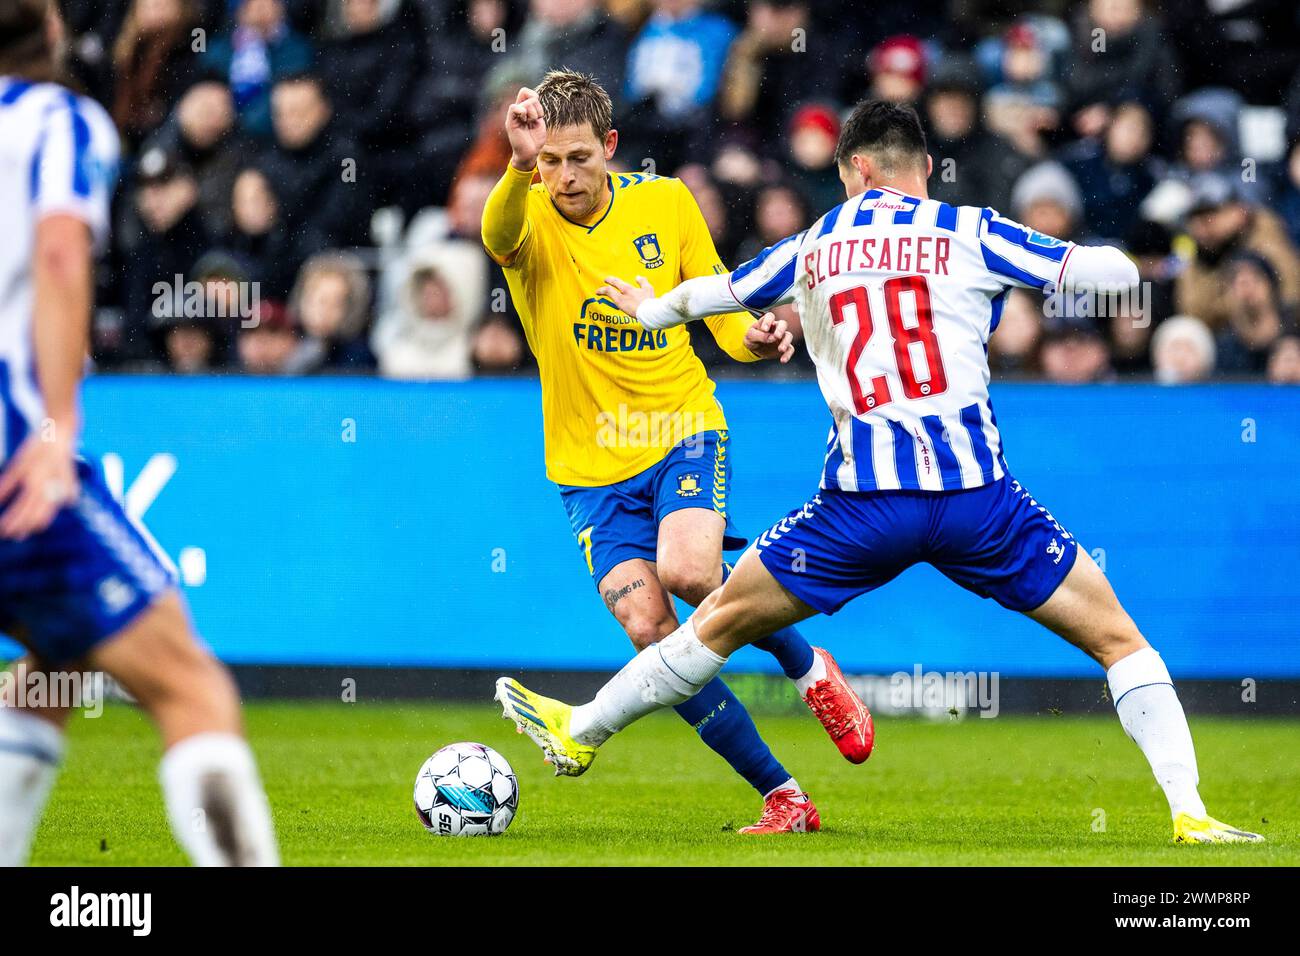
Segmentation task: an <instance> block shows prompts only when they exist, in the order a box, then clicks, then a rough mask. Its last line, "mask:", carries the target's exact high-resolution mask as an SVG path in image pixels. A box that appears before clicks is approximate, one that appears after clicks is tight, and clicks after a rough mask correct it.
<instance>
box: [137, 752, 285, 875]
mask: <svg viewBox="0 0 1300 956" xmlns="http://www.w3.org/2000/svg"><path fill="white" fill-rule="evenodd" d="M158 776H159V778H160V779H161V780H162V788H163V798H164V800H165V801H166V803H167V816H168V818H169V819H170V820H171V824H172V832H173V833H175V834H176V839H177V841H178V842H179V843H180V845H181V846H182V847H184V848H185V852H186V853H188V854H189V856H190V859H191V860H193V861H194V865H195V866H278V865H279V863H280V860H279V853H278V851H277V850H276V845H275V831H274V829H273V828H272V826H271V808H270V806H269V805H268V804H267V802H266V794H265V793H264V792H263V790H262V783H261V781H260V780H259V779H258V776H257V764H256V762H255V761H254V759H253V751H252V750H250V749H249V746H248V744H247V742H245V741H244V739H243V738H242V737H239V736H237V735H235V734H223V733H205V734H195V735H194V736H193V737H186V738H185V739H184V740H182V741H181V742H180V743H178V744H174V745H173V746H172V748H171V749H170V750H168V751H167V753H165V754H164V755H163V759H162V764H161V766H160V767H159V773H158Z"/></svg>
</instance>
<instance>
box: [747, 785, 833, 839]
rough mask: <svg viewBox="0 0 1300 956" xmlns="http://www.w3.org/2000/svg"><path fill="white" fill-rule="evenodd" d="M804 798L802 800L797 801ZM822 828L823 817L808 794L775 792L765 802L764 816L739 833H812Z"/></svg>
mask: <svg viewBox="0 0 1300 956" xmlns="http://www.w3.org/2000/svg"><path fill="white" fill-rule="evenodd" d="M798 797H803V799H802V800H799V799H797V798H798ZM821 828H822V817H821V814H820V813H818V812H817V808H816V807H815V806H813V802H812V800H811V799H810V798H809V796H808V794H806V793H795V792H794V791H793V790H773V791H772V792H771V793H769V794H768V795H767V799H766V800H764V801H763V815H762V816H761V817H759V818H758V822H757V823H755V824H754V825H753V826H750V827H741V828H740V829H739V830H737V831H736V832H737V833H812V832H814V831H816V830H820V829H821Z"/></svg>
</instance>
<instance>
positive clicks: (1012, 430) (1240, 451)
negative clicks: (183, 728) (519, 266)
mask: <svg viewBox="0 0 1300 956" xmlns="http://www.w3.org/2000/svg"><path fill="white" fill-rule="evenodd" d="M718 394H719V398H720V399H721V401H722V403H723V405H724V407H725V408H726V411H727V416H728V419H729V423H730V426H731V435H732V453H731V454H732V458H733V465H734V483H733V494H732V512H733V515H734V517H735V519H736V522H737V523H738V525H739V526H740V527H741V529H742V530H743V531H745V532H747V533H749V534H751V535H753V534H756V533H758V532H759V531H760V530H762V529H763V528H764V527H765V526H767V525H769V524H771V523H773V522H774V521H776V520H777V519H778V518H780V517H781V516H782V515H784V514H785V513H786V512H787V511H788V510H790V509H791V508H793V507H796V506H798V505H801V504H802V503H803V502H804V501H805V500H806V499H807V498H809V497H810V496H811V495H812V494H814V493H815V491H816V483H817V479H818V475H819V472H820V467H821V461H822V455H823V452H824V449H825V437H826V427H827V424H828V416H827V413H826V410H825V406H824V405H823V404H822V400H821V396H820V394H819V392H818V391H817V388H816V385H815V384H813V383H809V382H799V383H777V382H751V381H746V382H723V383H721V384H720V385H719V390H718ZM994 399H995V401H996V403H997V408H998V418H999V423H1000V425H1001V427H1002V430H1003V433H1004V437H1005V442H1006V448H1007V458H1008V461H1009V464H1010V466H1011V469H1012V471H1013V473H1014V474H1015V475H1016V477H1018V478H1019V479H1020V480H1021V481H1022V482H1023V483H1024V484H1025V485H1026V487H1028V488H1029V489H1030V490H1031V492H1032V493H1033V494H1034V496H1035V497H1036V498H1037V499H1038V500H1039V501H1040V502H1042V503H1043V504H1045V505H1046V506H1047V507H1048V508H1049V509H1050V510H1051V511H1052V513H1053V514H1054V515H1055V516H1056V517H1057V518H1058V519H1059V520H1060V521H1061V523H1062V524H1064V525H1065V526H1066V527H1067V528H1068V529H1069V530H1071V531H1072V532H1073V533H1074V534H1075V535H1076V536H1077V537H1078V538H1079V540H1080V542H1081V543H1082V545H1083V546H1084V547H1085V548H1086V549H1087V550H1088V551H1090V552H1091V553H1093V554H1094V556H1095V557H1096V559H1097V561H1098V563H1099V564H1101V565H1102V566H1103V568H1104V570H1105V571H1106V573H1107V575H1108V577H1109V578H1110V580H1111V581H1112V583H1113V584H1114V586H1115V589H1116V591H1117V592H1118V594H1119V595H1120V598H1121V600H1122V601H1123V602H1124V604H1125V605H1126V606H1127V608H1128V609H1129V611H1130V613H1132V615H1133V616H1134V618H1135V619H1136V620H1137V621H1138V624H1139V625H1140V626H1141V627H1142V629H1143V630H1144V632H1145V633H1146V635H1147V637H1148V638H1149V639H1150V640H1151V642H1152V643H1153V644H1154V645H1155V646H1156V647H1157V648H1158V649H1160V650H1161V652H1162V653H1163V654H1164V656H1165V657H1166V659H1167V660H1168V661H1169V663H1170V666H1171V669H1172V670H1173V672H1174V673H1175V674H1176V675H1179V676H1186V677H1223V678H1233V679H1241V678H1245V677H1253V678H1269V677H1298V676H1300V641H1298V640H1297V634H1298V628H1297V626H1296V613H1297V607H1298V606H1300V574H1298V573H1297V563H1298V559H1300V548H1298V547H1297V542H1298V541H1300V502H1298V501H1297V490H1298V489H1300V480H1298V479H1300V390H1287V389H1279V388H1270V387H1267V386H1262V385H1261V386H1256V385H1241V386H1233V385H1219V386H1207V387H1186V388H1179V389H1172V388H1160V387H1157V386H1149V385H1131V386H1129V385H1114V386H1100V387H1078V388H1070V387H1062V386H1051V385H1028V384H1026V385H1015V384H1003V385H997V386H995V389H994ZM85 408H86V416H87V421H88V426H87V435H86V444H87V448H88V450H89V452H90V453H91V454H92V456H93V457H94V458H96V459H97V460H99V461H100V462H102V463H103V464H104V465H105V468H106V472H107V474H108V476H109V479H110V484H112V485H113V486H114V488H115V490H116V491H118V492H119V493H120V494H121V495H122V496H123V498H124V499H125V501H126V503H127V506H128V509H129V510H130V511H131V512H132V513H133V514H134V515H136V516H137V517H139V518H141V519H142V521H143V523H144V524H145V525H146V526H147V527H148V528H149V530H150V531H151V533H152V534H153V536H154V537H155V538H156V540H157V542H158V544H159V545H160V546H161V547H162V549H163V550H164V551H166V552H167V554H168V555H169V556H170V557H171V558H172V560H173V561H174V562H175V563H176V564H177V566H178V568H179V569H180V572H181V573H182V576H183V578H184V580H185V585H184V590H185V593H186V596H187V598H188V600H189V602H190V605H191V607H192V609H193V613H194V617H195V620H196V622H197V624H198V627H199V629H200V631H201V632H202V633H203V635H204V636H205V638H206V639H207V640H208V641H209V642H210V643H211V644H212V646H213V647H214V648H215V650H216V651H217V653H218V654H219V655H220V656H221V657H222V658H223V659H224V660H226V661H229V662H232V663H274V664H295V663H301V664H356V665H402V666H446V667H508V666H517V667H536V668H540V667H546V668H564V669H570V668H576V669H585V668H591V669H612V668H616V667H618V666H620V665H621V664H622V663H623V662H624V661H625V660H626V659H627V657H628V655H629V645H628V643H627V639H626V637H625V636H624V635H623V634H622V632H621V631H620V629H619V628H618V626H617V625H616V624H615V622H614V621H613V619H612V618H611V617H610V616H609V614H608V613H607V612H606V611H605V609H604V607H603V605H602V603H601V601H600V599H599V596H598V595H597V594H596V592H595V589H594V588H593V586H592V583H591V580H590V578H589V576H588V574H587V569H586V564H585V562H584V560H583V557H582V553H581V551H580V550H579V548H578V545H577V544H576V542H575V541H574V538H573V535H572V532H571V531H570V528H569V525H568V522H567V520H566V518H565V515H564V511H563V509H562V508H561V505H560V499H559V495H558V494H557V492H556V490H555V488H554V486H552V485H551V484H550V483H549V482H547V480H546V478H545V475H544V471H543V466H542V429H541V413H540V396H539V390H538V386H537V384H536V383H535V382H532V381H525V380H479V381H474V382H467V383H457V384H405V383H392V382H384V381H377V380H371V379H327V378H321V379H299V380H255V379H244V378H154V377H123V378H119V377H99V378H95V379H92V380H91V381H89V382H88V383H87V387H86V399H85ZM804 629H805V631H806V633H807V634H808V635H809V636H810V637H811V638H813V639H814V640H815V642H819V643H824V644H825V645H826V646H828V647H830V648H831V649H832V650H833V651H834V652H835V653H836V654H837V656H838V657H839V659H840V661H841V663H842V665H843V666H844V667H845V669H846V670H850V671H858V672H880V673H892V672H894V671H896V670H908V671H911V670H912V669H913V667H914V666H915V665H917V664H920V665H922V666H923V667H925V668H926V669H938V670H953V669H962V670H969V669H976V670H997V671H1000V672H1001V673H1002V674H1003V675H1005V676H1018V675H1024V676H1030V675H1033V676H1051V677H1071V676H1098V677H1100V671H1098V670H1097V669H1096V667H1095V666H1094V665H1093V664H1092V662H1091V661H1089V660H1087V659H1086V658H1085V657H1084V656H1083V655H1082V654H1081V653H1079V652H1078V651H1076V650H1074V649H1073V648H1070V647H1068V646H1066V645H1065V644H1064V643H1063V642H1062V641H1060V640H1059V639H1057V638H1056V637H1054V636H1053V635H1051V634H1049V633H1048V632H1046V631H1044V630H1042V629H1041V628H1039V627H1038V626H1037V625H1035V624H1034V623H1032V622H1030V621H1028V620H1026V619H1024V618H1022V617H1020V616H1019V615H1016V614H1012V613H1009V612H1006V611H1004V610H1002V609H1001V608H1000V607H998V606H996V605H995V604H993V603H992V602H990V601H984V600H981V599H979V598H977V597H975V596H974V595H971V594H969V593H967V592H966V591H963V590H962V589H960V588H959V587H957V586H956V585H953V584H950V583H949V582H948V581H947V580H945V579H944V578H943V577H942V576H941V575H939V574H938V573H937V572H935V571H933V570H932V569H931V568H928V567H919V568H914V569H912V570H910V571H908V572H906V573H905V574H903V575H902V576H901V577H900V578H899V579H897V580H896V581H894V582H893V583H891V584H889V585H888V586H886V587H885V588H883V589H882V590H880V591H878V592H875V593H873V594H871V595H869V596H866V597H864V598H861V599H859V600H858V601H856V602H854V603H853V604H851V605H850V606H848V607H847V608H845V609H844V610H843V611H841V612H840V613H839V614H837V615H835V616H834V617H831V618H822V619H817V620H814V621H810V622H808V623H807V624H806V625H804ZM2 651H3V648H0V652H2ZM732 666H733V667H734V668H736V669H745V670H773V669H774V666H773V662H772V661H771V660H770V659H769V658H767V656H766V655H764V654H762V653H760V652H758V651H755V650H745V651H743V652H741V654H740V655H738V656H737V659H736V660H735V661H733V665H732Z"/></svg>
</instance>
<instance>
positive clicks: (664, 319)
mask: <svg viewBox="0 0 1300 956" xmlns="http://www.w3.org/2000/svg"><path fill="white" fill-rule="evenodd" d="M596 294H597V295H603V296H607V297H608V298H609V300H610V301H611V302H613V303H614V304H615V305H616V306H618V307H619V309H621V310H622V311H623V312H624V313H626V314H627V315H630V316H632V318H634V319H636V320H637V321H638V322H640V323H641V324H642V325H644V326H645V327H646V328H647V329H671V328H672V327H673V326H676V325H685V324H686V323H687V322H694V321H695V320H696V319H703V318H705V317H707V316H710V315H724V314H726V313H728V312H735V311H736V309H737V307H738V306H739V305H740V304H739V303H738V302H737V301H736V297H735V296H734V295H732V294H731V285H730V282H729V281H728V277H727V276H725V275H708V276H700V277H698V278H695V279H687V280H686V281H685V282H683V283H682V284H681V285H679V286H677V287H676V288H674V289H672V290H671V291H669V292H666V293H664V294H663V295H661V296H656V295H655V290H654V287H653V286H652V285H650V283H649V282H648V281H647V280H646V278H645V276H637V277H636V285H629V284H628V283H626V282H624V281H623V280H622V279H619V278H617V277H616V276H607V277H606V278H605V284H604V285H603V286H601V287H600V288H599V289H597V290H596Z"/></svg>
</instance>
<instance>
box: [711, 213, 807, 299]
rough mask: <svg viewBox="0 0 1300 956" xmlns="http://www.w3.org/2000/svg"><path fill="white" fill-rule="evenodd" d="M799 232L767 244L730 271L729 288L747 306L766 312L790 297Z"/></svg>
mask: <svg viewBox="0 0 1300 956" xmlns="http://www.w3.org/2000/svg"><path fill="white" fill-rule="evenodd" d="M807 234H808V233H807V231H806V230H805V231H804V232H801V233H799V234H798V235H796V236H790V237H789V238H788V239H782V240H781V241H780V242H778V243H776V245H772V246H768V247H767V248H766V249H764V250H763V251H762V252H760V253H759V254H758V255H756V256H755V257H754V258H752V259H750V260H749V261H748V262H746V263H745V264H744V265H742V266H738V267H737V268H735V269H733V270H732V272H731V276H730V280H731V292H732V294H733V295H734V296H735V297H736V301H737V302H739V303H740V304H741V305H743V306H744V307H745V308H747V309H752V310H753V311H755V312H766V311H767V310H768V309H770V308H772V307H773V306H777V305H783V304H784V303H786V302H790V301H791V300H792V299H793V298H794V283H795V275H796V273H797V272H798V269H797V265H798V262H799V250H800V249H801V248H802V247H803V240H804V236H806V235H807Z"/></svg>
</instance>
